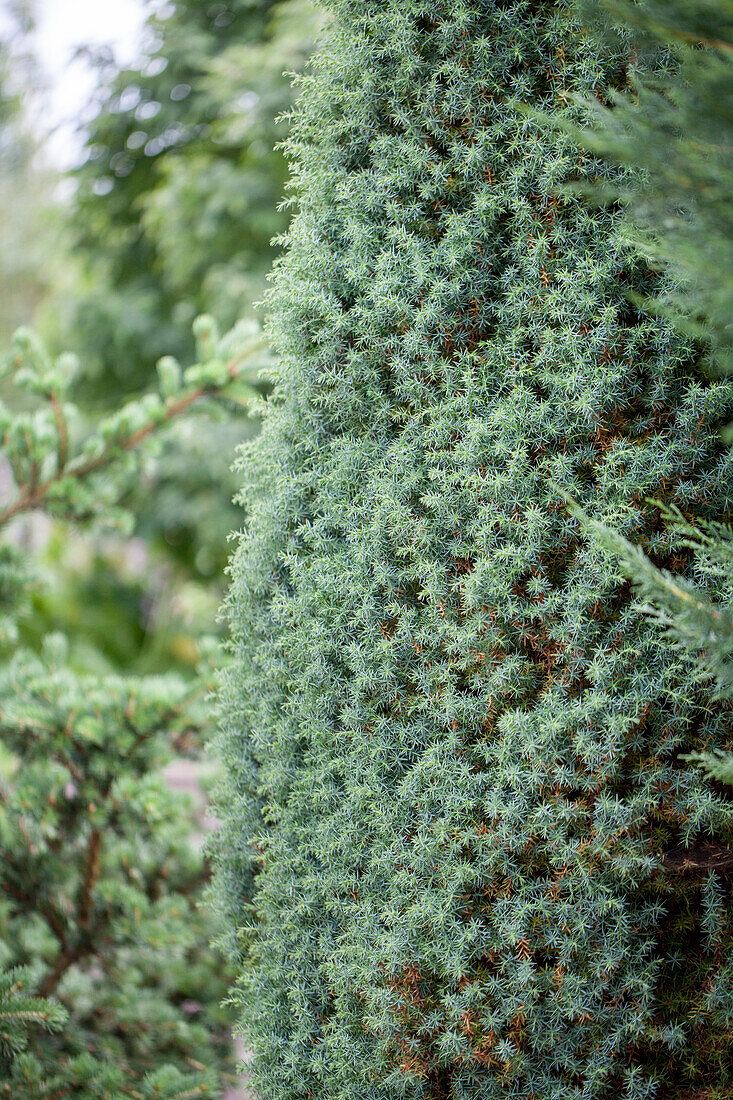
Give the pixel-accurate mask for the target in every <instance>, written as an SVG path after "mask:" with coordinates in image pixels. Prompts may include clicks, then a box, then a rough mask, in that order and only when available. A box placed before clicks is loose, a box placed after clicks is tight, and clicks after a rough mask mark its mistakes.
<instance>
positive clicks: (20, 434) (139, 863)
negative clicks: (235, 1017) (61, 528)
mask: <svg viewBox="0 0 733 1100" xmlns="http://www.w3.org/2000/svg"><path fill="white" fill-rule="evenodd" d="M197 329H198V342H199V348H200V351H201V360H200V362H199V363H197V364H195V365H194V366H192V367H191V368H189V369H188V370H187V371H185V372H182V371H181V370H180V368H179V367H178V366H177V364H176V363H175V362H173V361H172V360H170V359H168V360H165V361H163V362H162V363H161V364H160V389H159V392H157V393H149V394H147V395H146V396H145V397H144V398H142V399H141V400H139V401H134V402H130V403H128V404H127V405H125V406H124V407H122V408H121V409H119V410H117V411H116V412H114V413H112V414H111V415H109V416H107V417H105V418H104V419H102V420H101V421H100V422H98V423H97V424H96V425H95V427H94V429H93V430H91V431H89V430H88V429H87V430H86V431H85V430H84V428H83V425H84V421H83V419H82V417H81V416H80V412H79V409H78V407H77V406H76V405H75V403H74V402H73V401H72V400H71V396H70V391H71V386H72V382H73V377H74V373H75V371H74V363H73V360H72V359H71V358H70V357H68V356H65V357H62V358H60V359H59V360H58V361H55V360H53V359H52V358H51V357H50V356H49V355H48V353H47V352H46V350H45V349H44V347H43V346H42V345H41V344H40V342H39V341H38V340H37V339H36V338H35V337H33V336H32V335H31V334H30V333H28V332H21V333H19V334H18V337H17V341H16V348H15V353H14V355H13V356H12V357H11V359H10V364H11V367H12V368H14V369H13V370H12V380H14V381H15V383H16V384H17V385H18V386H19V387H21V388H22V391H23V393H22V396H21V398H20V400H17V401H14V402H13V403H12V404H5V403H4V402H3V403H0V449H1V450H0V454H1V456H2V467H1V469H2V471H3V500H2V503H1V504H0V530H2V535H3V538H2V541H1V542H0V658H1V659H2V667H1V669H0V1096H8V1097H11V1098H12V1100H67V1098H69V1100H71V1098H72V1097H73V1098H77V1100H192V1098H193V1097H199V1098H200V1100H206V1098H209V1097H210V1098H211V1100H214V1098H215V1097H217V1096H219V1095H220V1093H221V1086H222V1085H223V1083H224V1082H225V1081H226V1080H227V1078H228V1079H229V1080H230V1081H231V1080H233V1069H234V1067H233V1050H232V1044H231V1036H230V1027H229V1023H230V1021H229V1017H228V1014H227V1012H226V1011H224V1010H223V1009H222V1008H221V1002H222V998H223V996H224V994H225V992H226V973H225V970H224V967H223V960H222V958H221V956H220V955H219V954H218V953H217V952H215V951H213V950H212V949H211V947H210V945H209V944H210V940H211V938H212V936H214V935H215V933H216V931H217V924H216V921H215V920H214V919H212V915H211V912H210V911H209V910H207V909H206V908H204V907H203V906H202V904H201V903H202V894H203V889H204V886H205V884H206V880H207V878H208V868H207V864H206V862H205V860H204V858H203V855H202V852H201V850H200V845H197V844H196V843H195V838H194V835H193V834H194V828H195V825H194V822H193V820H192V815H191V813H190V808H189V807H188V806H187V805H186V803H185V800H184V799H183V798H182V797H181V796H180V795H179V794H176V793H174V792H173V791H171V790H170V789H169V787H168V785H167V782H166V779H165V776H164V774H163V767H164V766H165V765H166V764H167V763H168V762H169V761H170V759H171V758H172V756H173V754H174V753H179V752H182V751H185V749H186V745H187V744H188V743H190V742H191V741H192V740H193V741H196V739H200V736H201V729H202V726H203V725H204V724H205V722H206V721H207V720H208V711H207V708H206V707H204V706H203V705H202V696H204V695H205V694H206V692H207V690H208V688H209V687H210V683H209V681H210V679H211V672H210V670H209V671H208V672H206V673H205V674H204V670H202V677H201V678H200V679H198V680H193V681H192V680H191V678H190V677H189V678H188V679H185V680H184V679H183V678H181V677H176V676H172V675H167V676H158V677H144V678H135V677H130V676H127V677H125V676H113V675H107V676H101V677H100V676H93V675H79V674H78V673H77V672H76V671H75V670H74V669H73V668H72V667H71V665H70V662H69V659H68V654H67V650H66V644H65V640H64V639H63V637H61V636H60V635H58V634H55V635H50V636H49V637H47V638H46V639H45V641H44V644H43V647H42V649H41V652H40V653H38V652H32V651H31V650H30V649H28V648H27V647H25V646H23V645H19V644H18V638H19V627H20V626H21V624H22V620H23V617H24V615H25V614H26V612H27V605H28V601H29V596H30V594H31V590H32V588H33V587H36V586H37V585H38V583H39V578H38V575H37V571H36V570H35V569H34V568H33V563H32V562H29V561H28V560H27V554H26V553H24V552H23V539H22V537H21V534H22V532H21V531H19V529H18V522H19V520H21V519H22V518H23V517H25V516H27V515H28V514H29V513H34V512H39V511H41V512H45V513H46V514H47V515H50V516H53V517H54V518H56V519H57V520H65V521H67V522H69V523H77V524H85V525H88V524H89V522H90V521H94V522H96V523H100V524H105V525H112V524H114V525H119V524H120V523H126V522H128V521H129V519H130V516H129V514H128V513H127V512H126V510H125V509H124V508H123V504H124V502H125V499H126V497H127V496H128V495H129V492H128V487H129V484H130V482H131V481H135V480H136V479H138V478H139V476H140V471H141V469H142V468H144V466H145V465H148V464H149V463H150V462H151V460H152V458H153V457H154V450H155V448H154V444H155V440H156V438H157V437H158V436H159V434H160V432H161V430H162V429H164V428H165V427H166V426H167V425H168V424H170V423H171V422H173V421H174V420H175V419H176V418H177V417H180V416H181V415H183V414H184V413H186V412H187V411H188V410H190V409H191V407H192V406H193V405H194V404H197V403H201V402H202V400H204V401H205V400H206V399H208V403H209V404H210V403H211V402H212V401H213V399H218V398H225V397H226V396H227V395H231V393H232V391H236V393H237V395H238V397H239V399H240V400H241V399H243V398H244V395H245V392H247V391H246V389H245V386H244V385H243V383H242V379H241V375H242V373H243V371H244V364H245V362H246V360H247V359H248V358H249V356H250V355H251V354H252V352H253V351H254V348H255V346H256V341H253V339H252V335H251V334H249V335H248V334H247V332H246V331H245V330H243V329H240V330H239V331H237V332H234V333H232V334H230V336H228V337H226V338H224V339H223V340H220V339H219V338H218V337H217V336H216V333H215V329H214V326H213V325H212V323H211V322H210V321H207V320H206V319H203V318H202V319H201V320H200V321H199V323H198V326H197ZM4 392H6V394H7V393H9V392H10V387H9V386H8V385H5V386H4ZM248 392H250V394H254V391H251V390H250V391H248ZM255 396H256V394H255ZM151 448H152V450H151Z"/></svg>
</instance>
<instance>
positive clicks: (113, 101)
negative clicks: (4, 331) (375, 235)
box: [60, 0, 321, 402]
mask: <svg viewBox="0 0 733 1100" xmlns="http://www.w3.org/2000/svg"><path fill="white" fill-rule="evenodd" d="M320 18H321V17H320V16H319V15H317V14H316V13H315V11H314V8H313V6H312V5H311V3H310V0H284V2H283V0H279V2H273V0H226V2H224V0H216V2H213V0H212V2H210V3H201V0H175V2H174V3H171V4H168V5H166V7H165V8H164V9H163V10H162V11H161V12H160V13H153V14H151V16H150V17H149V19H148V23H147V43H146V48H145V50H144V55H143V57H142V59H141V62H140V64H139V67H138V68H137V69H126V70H124V71H115V69H114V67H113V65H112V64H111V63H110V61H109V59H106V60H105V59H103V58H100V59H98V65H99V74H100V91H99V97H100V98H99V104H98V110H97V113H96V116H95V117H94V119H93V121H92V122H91V124H90V126H89V131H88V137H87V141H86V159H85V161H84V163H83V164H82V166H81V167H80V168H79V170H78V172H77V173H76V181H77V184H78V189H77V192H76V196H75V199H74V203H73V209H72V212H71V229H72V234H73V251H74V254H75V256H76V258H77V260H78V261H79V263H80V268H81V286H75V287H74V292H73V303H68V306H67V309H66V311H65V312H66V320H65V326H66V331H65V332H64V333H63V336H62V338H61V339H60V342H62V343H63V344H64V345H65V346H71V347H73V348H74V349H75V350H77V351H79V352H81V353H82V354H83V357H84V361H85V362H86V363H88V364H90V368H89V369H90V371H91V372H92V374H93V377H92V378H91V379H90V381H89V386H90V394H91V395H92V396H93V397H94V398H95V399H98V400H103V401H104V402H108V401H112V400H114V396H115V394H116V393H119V392H130V391H135V390H138V389H140V388H142V387H143V386H144V385H145V384H146V380H147V379H148V378H149V375H150V372H151V370H152V369H153V367H154V364H155V362H156V360H157V359H158V358H159V357H160V356H161V355H163V354H170V353H172V354H174V355H176V356H178V357H179V358H181V359H182V360H183V361H190V358H191V356H192V354H193V347H192V344H191V339H190V330H191V321H192V319H193V318H194V317H195V316H196V315H197V314H199V313H201V312H207V313H211V314H213V315H214V316H215V317H216V319H217V320H218V321H219V322H220V323H221V324H222V325H223V326H224V327H229V326H230V325H231V324H233V323H234V322H235V321H236V320H237V318H239V317H241V316H243V315H247V314H251V312H252V308H253V305H252V303H253V302H254V301H255V300H257V299H258V298H259V297H260V295H261V293H262V290H263V287H264V279H265V275H266V273H267V271H268V270H269V268H270V267H271V264H272V260H273V255H274V251H273V247H272V246H271V243H270V242H271V240H272V238H273V237H274V236H275V235H276V234H278V233H280V232H281V231H282V230H283V229H284V227H285V225H286V217H285V215H284V213H283V212H282V211H280V210H279V201H280V196H281V193H282V190H283V186H284V182H285V178H286V171H285V164H284V159H283V156H282V154H281V152H280V151H279V149H275V148H274V147H275V145H276V144H277V143H278V141H279V139H280V138H281V137H282V136H283V135H284V132H285V128H284V126H283V125H282V124H278V122H277V121H276V120H277V119H278V118H279V117H280V116H281V115H282V114H283V113H285V112H287V111H288V109H289V107H290V104H291V100H292V89H291V77H290V75H289V72H290V71H293V70H298V69H300V68H302V66H303V64H304V62H305V60H306V59H307V57H308V55H309V54H310V52H311V49H312V44H313V39H314V37H315V35H316V34H317V32H318V25H319V22H320Z"/></svg>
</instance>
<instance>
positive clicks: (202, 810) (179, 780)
mask: <svg viewBox="0 0 733 1100" xmlns="http://www.w3.org/2000/svg"><path fill="white" fill-rule="evenodd" d="M201 770H202V766H201V764H200V763H199V762H198V761H197V760H187V759H182V758H179V759H178V760H174V761H173V763H172V764H169V765H168V767H167V768H166V772H165V774H166V779H167V780H168V784H169V786H170V787H171V788H172V789H173V790H175V791H181V792H185V793H186V794H188V795H190V796H191V797H192V798H193V800H194V804H195V806H196V819H197V821H198V822H199V824H200V826H201V832H200V833H199V834H198V835H197V839H198V840H199V841H200V842H201V843H203V840H204V837H205V835H206V833H207V832H210V831H211V829H213V828H214V826H215V825H216V821H215V819H214V818H213V817H211V816H210V815H209V813H208V812H207V810H208V807H207V802H206V795H205V794H204V791H203V789H202V786H201ZM237 1051H238V1054H239V1057H240V1059H241V1060H242V1061H243V1062H245V1063H246V1062H247V1061H248V1060H249V1056H248V1053H247V1051H246V1050H245V1048H244V1045H243V1044H242V1042H241V1040H239V1039H238V1040H237ZM222 1100H255V1097H254V1096H253V1094H252V1092H251V1091H250V1090H249V1089H248V1088H247V1076H246V1074H244V1075H243V1077H242V1084H241V1085H240V1086H239V1087H238V1088H231V1089H227V1090H226V1092H225V1093H224V1095H223V1097H222Z"/></svg>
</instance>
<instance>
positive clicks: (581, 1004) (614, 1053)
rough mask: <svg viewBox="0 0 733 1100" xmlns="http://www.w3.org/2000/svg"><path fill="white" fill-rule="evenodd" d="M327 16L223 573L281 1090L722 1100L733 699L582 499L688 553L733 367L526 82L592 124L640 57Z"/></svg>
mask: <svg viewBox="0 0 733 1100" xmlns="http://www.w3.org/2000/svg"><path fill="white" fill-rule="evenodd" d="M325 6H326V8H327V9H328V10H329V11H330V12H332V13H333V15H334V25H333V27H332V29H331V31H330V33H329V37H328V41H327V47H326V49H325V50H324V52H323V53H322V54H321V55H320V57H319V58H318V60H317V62H316V64H315V68H314V70H313V73H312V75H310V76H309V77H308V79H307V80H306V81H305V83H304V93H303V105H302V108H301V109H300V112H299V115H298V119H297V122H296V125H295V131H294V136H293V138H292V141H291V145H290V148H291V153H292V154H293V155H294V157H295V160H296V173H295V192H296V195H297V197H298V200H299V203H300V211H299V213H298V215H297V217H296V219H295V221H294V224H293V227H292V231H291V234H290V243H289V251H288V254H287V257H286V259H285V260H284V262H283V263H282V264H281V265H280V269H279V275H278V281H277V289H276V292H275V296H274V300H273V305H274V322H273V323H274V329H275V334H276V339H277V343H278V345H279V350H280V352H281V354H282V359H283V368H282V373H281V379H280V382H279V385H278V388H277V392H276V395H275V397H274V398H273V400H272V402H271V404H270V410H269V414H268V415H267V417H266V418H265V422H264V429H263V433H262V435H261V437H260V439H259V440H258V441H257V442H256V443H255V444H253V445H251V446H250V447H248V448H247V449H245V451H244V454H243V459H242V470H243V473H244V474H245V475H246V487H245V490H244V492H243V499H244V500H245V502H246V504H247V507H248V520H247V530H246V532H245V533H244V535H243V537H242V540H241V543H240V547H239V551H238V554H237V556H236V558H235V562H234V567H233V586H232V590H231V597H230V611H231V617H232V622H233V628H234V649H235V663H234V665H233V668H232V671H231V673H230V675H229V676H228V679H227V687H226V691H225V712H226V714H225V724H224V729H223V733H222V752H223V753H224V755H225V757H226V760H227V763H228V768H229V776H230V781H229V784H228V786H227V789H226V790H225V791H224V792H223V794H222V800H221V804H222V811H223V813H224V815H225V817H226V822H225V827H224V830H223V832H222V839H221V844H220V854H219V865H220V872H219V881H220V885H221V889H222V893H223V896H224V898H225V901H226V905H227V908H228V912H229V919H230V922H231V924H232V927H233V928H235V929H236V931H237V933H238V938H237V940H236V943H235V944H234V950H235V951H238V952H239V954H240V964H241V965H242V966H243V971H244V972H243V976H242V1005H243V1017H244V1021H245V1025H246V1028H247V1030H248V1032H249V1034H250V1036H251V1038H252V1040H253V1042H254V1045H255V1048H256V1061H255V1076H256V1080H257V1081H258V1082H259V1087H260V1089H261V1091H262V1093H263V1095H266V1096H268V1097H270V1098H273V1100H274V1098H278V1100H280V1098H282V1100H285V1098H288V1100H295V1097H298V1098H301V1097H318V1098H319V1100H322V1098H334V1100H335V1098H337V1097H338V1098H340V1100H346V1098H349V1100H352V1098H354V1100H355V1098H356V1097H359V1098H360V1100H387V1098H389V1097H398V1096H412V1097H424V1098H426V1100H427V1098H429V1100H445V1098H447V1097H455V1098H458V1097H461V1098H462V1100H471V1098H476V1100H478V1098H479V1097H481V1100H493V1098H497V1100H498V1098H499V1097H502V1098H505V1097H515V1098H517V1100H518V1098H522V1100H529V1098H530V1097H533V1098H536V1100H539V1098H541V1100H581V1097H582V1098H583V1100H611V1098H612V1097H613V1098H614V1100H616V1098H618V1097H624V1098H626V1100H641V1098H647V1097H649V1098H651V1097H656V1098H657V1100H663V1098H664V1100H671V1098H675V1100H676V1098H682V1097H686V1098H690V1097H692V1096H693V1095H697V1094H700V1095H701V1094H702V1093H703V1091H704V1095H705V1096H706V1097H709V1098H711V1100H712V1098H713V1097H723V1096H726V1095H728V1094H729V1093H730V1089H731V1087H732V1086H733V1066H732V1065H731V1044H730V1040H729V1033H730V1024H731V1013H732V1012H733V986H732V982H733V974H732V973H731V965H732V963H731V951H730V938H731V910H730V903H729V901H728V900H727V895H726V893H725V890H724V875H725V874H726V873H727V872H726V867H727V863H726V861H725V852H726V851H727V847H726V846H727V845H728V844H729V842H730V839H731V837H730V833H731V820H730V813H729V807H728V805H727V804H726V801H725V798H724V796H723V794H721V793H720V792H719V791H718V790H717V789H713V788H712V787H711V786H710V785H709V784H708V783H707V781H706V779H705V777H704V776H703V775H702V773H701V772H700V771H699V770H698V769H697V768H696V767H694V766H693V765H692V764H691V763H690V761H688V760H687V759H686V756H687V754H688V753H689V752H690V751H707V752H714V751H715V750H716V749H717V748H719V747H721V746H723V745H724V744H725V742H726V739H727V738H728V736H729V729H730V720H729V713H728V711H726V710H725V709H724V707H723V706H722V705H721V704H716V703H713V702H711V701H710V699H709V692H708V691H707V690H704V689H700V688H699V686H697V685H696V684H695V682H694V679H693V677H691V676H690V672H689V665H688V663H687V662H686V661H685V660H684V659H683V658H682V657H681V656H680V654H679V653H678V651H677V650H676V648H675V647H674V645H673V644H672V642H671V641H670V640H667V639H664V638H662V639H661V641H660V638H659V635H658V632H657V631H656V630H655V629H654V627H653V626H651V625H650V624H649V623H648V622H646V621H645V620H644V619H643V618H641V617H640V616H639V615H638V613H637V612H636V609H635V605H634V601H633V598H632V596H631V593H630V590H629V587H628V585H626V584H625V583H624V582H623V580H622V579H621V578H619V576H618V572H617V567H616V564H615V559H614V558H613V556H612V555H609V554H607V553H606V552H605V551H604V549H603V548H602V547H599V545H598V544H597V543H596V542H595V541H594V540H592V539H588V538H587V537H585V535H584V533H583V532H582V530H581V528H580V525H579V523H578V521H577V519H576V518H575V516H574V515H573V514H571V513H570V512H569V511H568V508H567V506H566V504H565V498H564V496H563V494H569V495H570V496H571V497H572V498H573V499H575V500H576V501H578V502H579V503H580V504H581V505H582V506H583V507H584V508H585V509H586V511H587V512H588V513H590V514H591V515H592V516H593V517H594V518H595V519H597V520H600V521H605V522H606V523H607V524H610V525H612V526H613V527H615V528H616V529H618V530H619V531H620V532H621V533H622V534H623V535H625V536H628V537H630V538H631V539H633V540H634V541H635V542H636V543H638V544H639V545H640V546H641V547H642V548H644V549H645V550H646V551H647V552H648V553H649V554H651V555H652V556H653V559H654V561H655V562H656V564H657V565H664V566H667V567H668V568H670V569H672V570H674V571H675V572H676V573H681V574H685V572H686V571H687V570H688V568H690V569H691V568H692V566H688V558H687V556H686V554H685V552H684V549H680V548H679V547H678V546H677V545H676V542H675V539H676V537H677V536H676V535H675V534H674V532H673V531H672V530H671V528H670V526H669V522H668V519H667V517H666V514H665V513H664V511H661V510H660V509H659V508H658V507H656V506H654V505H652V504H650V503H648V498H650V497H655V498H657V499H658V500H660V501H661V502H663V503H664V504H666V505H667V506H668V507H676V508H678V509H679V510H680V512H681V514H682V515H683V516H684V517H685V518H686V519H688V520H689V519H692V518H693V517H697V516H700V517H705V516H712V515H714V514H715V513H717V512H718V511H719V510H720V508H721V506H722V505H723V503H724V501H725V499H726V485H727V484H728V483H729V479H730V474H731V458H730V456H729V455H728V454H727V453H726V452H725V451H724V450H723V448H722V447H721V445H720V443H719V435H718V428H719V425H720V424H721V423H723V422H724V420H725V417H726V416H728V415H729V414H730V409H731V400H732V397H733V394H732V390H731V385H730V383H728V382H727V381H725V380H711V379H709V378H706V377H704V376H703V375H702V374H701V373H700V372H699V370H698V365H699V364H698V358H699V353H698V351H697V350H696V348H695V346H693V345H692V344H691V343H690V342H688V341H687V340H686V339H685V338H683V337H680V336H678V335H676V334H675V333H674V331H673V330H672V329H671V328H670V327H668V326H667V324H666V323H662V322H660V321H657V320H655V319H654V318H653V317H651V316H650V315H647V314H645V313H644V312H642V311H640V310H639V309H637V308H636V307H635V306H634V305H632V304H631V303H630V301H629V294H633V295H635V296H637V297H639V296H646V297H648V296H649V295H651V294H653V293H659V292H660V289H663V286H662V281H661V280H660V279H658V278H656V277H655V275H654V273H653V272H650V271H649V269H648V268H647V267H646V266H645V265H644V264H643V263H642V262H640V261H639V260H638V259H637V258H636V257H635V255H634V254H633V252H631V251H630V249H629V248H628V245H627V244H626V243H625V242H624V241H623V240H622V239H621V236H620V233H619V230H618V214H617V213H616V212H615V211H614V210H613V209H612V208H611V209H603V208H596V209H588V208H587V207H586V206H584V205H583V203H582V202H581V201H580V200H579V199H578V198H577V197H573V196H572V194H570V193H568V191H567V189H566V188H565V186H564V185H565V184H567V183H568V182H569V181H570V182H576V183H577V182H580V183H584V182H585V183H587V182H590V181H591V180H594V179H596V178H598V177H599V176H600V177H601V178H602V179H604V180H605V181H606V182H607V183H608V184H609V185H612V186H616V185H617V184H618V183H619V182H622V183H625V182H628V181H629V180H630V179H631V178H632V177H631V176H629V175H628V174H627V173H622V172H619V171H617V170H615V169H607V168H604V167H603V165H602V164H601V163H600V162H597V161H595V160H593V159H592V158H591V157H590V156H589V155H587V154H584V153H582V152H580V151H579V150H578V148H577V147H576V146H574V145H573V143H572V141H571V140H570V139H569V138H568V137H567V136H563V135H562V134H558V133H557V132H552V131H548V130H547V128H546V127H544V126H543V125H542V124H541V123H539V122H538V121H536V118H535V116H533V115H531V114H528V113H527V111H526V109H525V107H526V106H529V107H531V108H533V109H540V110H544V111H546V112H548V111H549V112H553V113H555V114H556V115H557V116H558V117H559V118H562V119H566V120H568V121H571V122H575V123H583V122H584V121H586V120H587V115H586V114H585V109H584V108H582V107H581V106H578V105H577V104H576V102H575V100H574V99H573V97H574V95H576V94H579V95H586V96H587V95H588V94H590V93H593V92H596V93H600V94H605V92H606V89H608V88H609V87H610V88H616V89H620V88H623V87H624V85H625V83H626V80H627V65H626V62H627V58H626V57H625V56H624V54H623V52H622V51H621V52H619V51H616V52H610V53H609V52H608V50H607V49H604V48H601V47H599V46H598V45H597V44H596V43H595V41H594V40H593V39H592V38H591V37H590V36H589V35H587V34H584V33H582V32H581V30H580V27H579V26H578V24H577V22H576V21H575V19H574V17H573V14H572V9H571V7H570V5H569V4H568V3H565V2H560V3H551V2H550V0H546V2H538V0H451V2H448V0H433V2H432V3H430V4H427V3H423V2H421V0H381V2H380V3H377V2H376V0H360V2H359V3H356V2H354V0H329V2H328V3H327V4H325ZM558 489H559V490H560V491H558ZM698 579H699V581H700V583H701V584H704V583H705V577H704V576H703V575H701V576H700V577H699V578H698ZM708 583H709V584H710V585H714V583H715V581H714V578H713V579H712V580H708ZM721 852H722V853H723V856H722V858H721ZM242 959H246V962H244V963H242Z"/></svg>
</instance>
